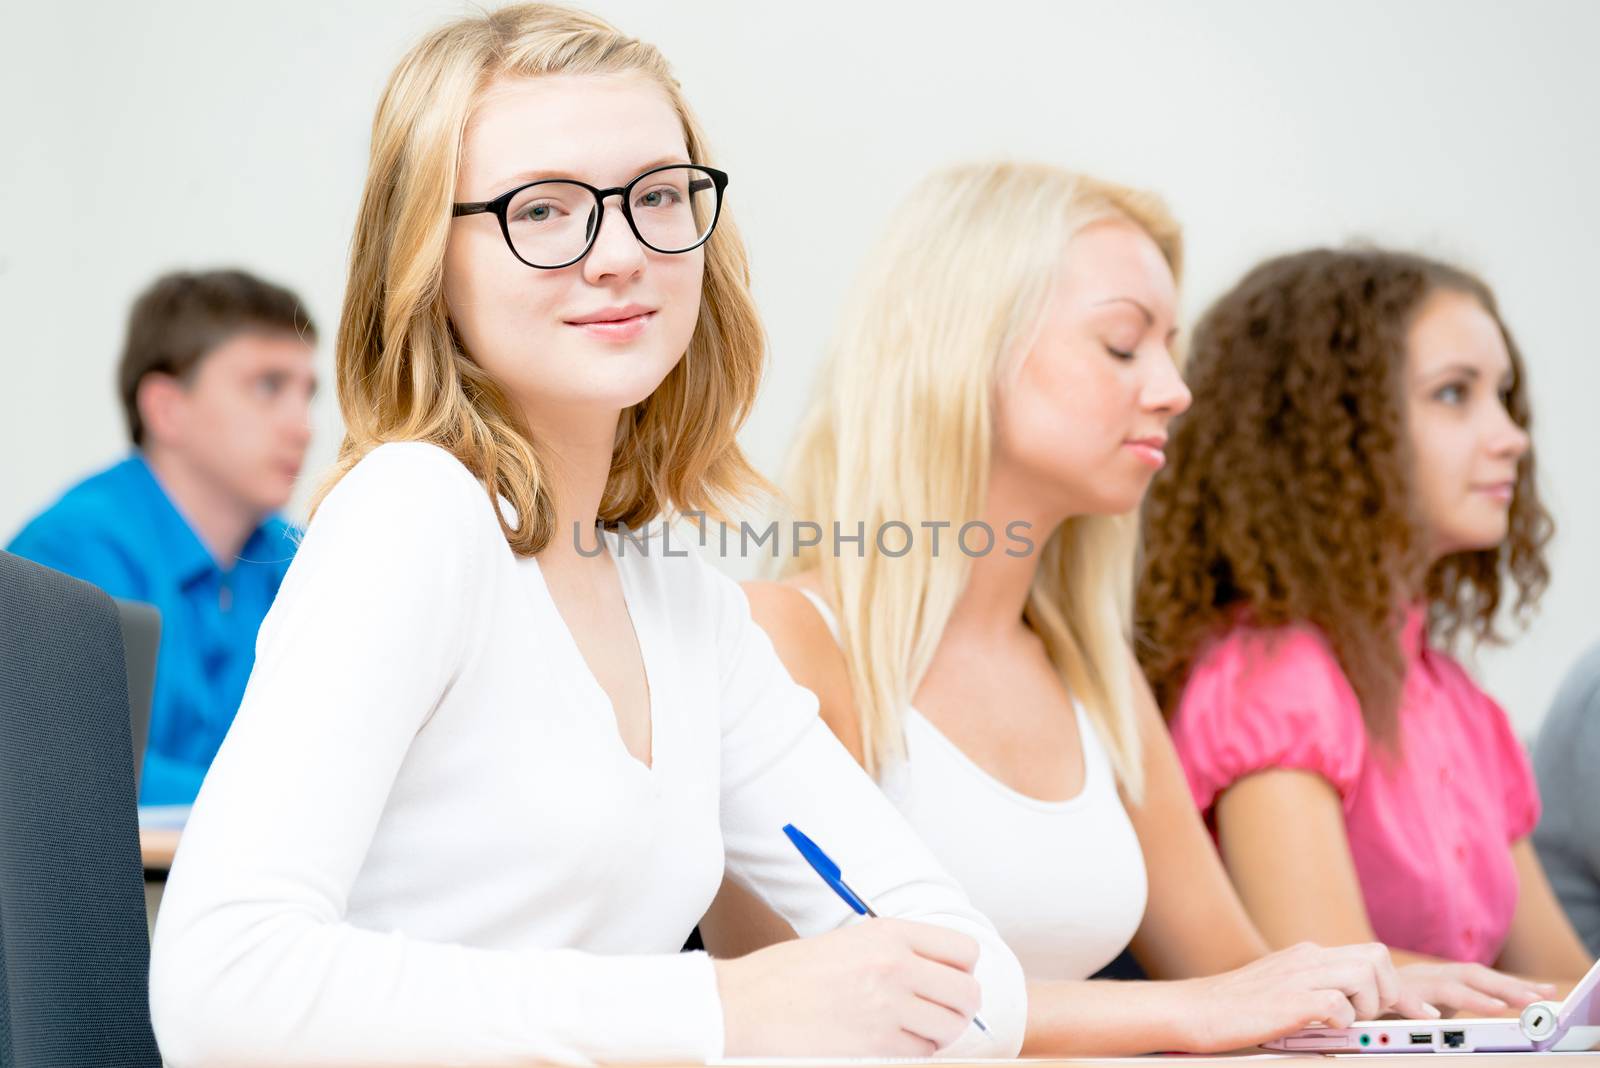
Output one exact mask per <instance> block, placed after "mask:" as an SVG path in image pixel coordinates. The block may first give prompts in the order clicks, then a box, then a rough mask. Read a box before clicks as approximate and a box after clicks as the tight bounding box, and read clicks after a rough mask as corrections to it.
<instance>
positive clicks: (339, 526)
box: [306, 441, 503, 543]
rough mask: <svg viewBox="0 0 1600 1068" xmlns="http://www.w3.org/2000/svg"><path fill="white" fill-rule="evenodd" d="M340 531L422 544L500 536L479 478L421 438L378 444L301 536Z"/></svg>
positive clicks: (346, 475)
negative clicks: (419, 439) (420, 439)
mask: <svg viewBox="0 0 1600 1068" xmlns="http://www.w3.org/2000/svg"><path fill="white" fill-rule="evenodd" d="M343 532H350V533H352V534H356V535H360V536H363V537H371V536H373V535H382V536H384V537H386V538H392V539H394V540H396V541H406V542H409V541H417V542H427V543H435V542H441V541H444V542H459V541H462V540H471V539H474V538H479V537H486V536H489V535H493V536H494V537H497V538H500V537H502V536H501V534H500V530H499V523H498V522H497V521H496V519H495V516H494V510H493V507H492V505H491V504H490V501H489V495H488V492H487V490H486V489H485V488H484V485H483V483H481V482H479V481H478V479H477V477H476V476H475V475H473V473H472V472H471V471H469V470H468V469H467V467H466V465H465V464H463V463H462V462H461V461H460V460H459V459H458V458H456V456H455V455H453V454H452V453H451V452H449V450H447V449H444V448H442V447H440V446H438V445H433V444H430V443H428V442H423V441H391V442H385V443H384V444H382V445H379V446H378V447H376V448H374V449H373V450H372V451H370V452H368V453H367V454H366V455H364V456H362V457H361V459H360V460H358V461H357V462H356V463H355V464H354V465H353V466H351V468H350V469H349V470H348V471H346V472H345V473H344V474H343V475H342V476H341V477H340V478H339V480H338V481H337V482H336V483H335V484H334V485H333V487H332V488H331V489H330V490H329V491H328V493H327V496H326V497H324V498H323V500H322V503H321V504H320V505H319V506H318V508H317V511H316V514H315V515H314V516H313V517H312V519H311V522H310V524H308V526H307V529H306V541H307V542H308V543H309V542H310V541H312V540H313V539H316V538H319V537H320V538H324V539H326V538H328V537H330V536H337V535H338V534H339V533H343ZM502 540H503V538H502Z"/></svg>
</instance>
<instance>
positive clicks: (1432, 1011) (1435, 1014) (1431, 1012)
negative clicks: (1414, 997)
mask: <svg viewBox="0 0 1600 1068" xmlns="http://www.w3.org/2000/svg"><path fill="white" fill-rule="evenodd" d="M1422 1007H1423V1008H1425V1009H1427V1010H1428V1018H1429V1019H1430V1020H1437V1019H1438V1018H1439V1010H1438V1009H1436V1008H1434V1007H1433V1006H1432V1005H1430V1004H1429V1003H1428V1002H1426V1001H1424V1002H1423V1003H1422Z"/></svg>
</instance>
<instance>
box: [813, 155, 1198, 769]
mask: <svg viewBox="0 0 1600 1068" xmlns="http://www.w3.org/2000/svg"><path fill="white" fill-rule="evenodd" d="M1107 218H1123V219H1127V220H1129V221H1131V222H1133V223H1134V224H1135V225H1137V226H1139V227H1140V228H1142V229H1143V230H1144V231H1145V232H1146V233H1148V234H1149V235H1150V236H1151V238H1152V239H1153V240H1154V241H1155V243H1156V244H1157V246H1159V248H1160V250H1161V252H1162V255H1163V256H1164V257H1165V258H1166V261H1167V263H1168V265H1169V266H1170V267H1171V268H1172V272H1173V274H1174V276H1176V275H1178V274H1179V273H1180V269H1181V265H1182V236H1181V231H1180V230H1179V227H1178V225H1177V223H1176V222H1175V221H1174V220H1173V218H1172V217H1171V215H1170V214H1168V212H1167V210H1166V208H1165V207H1164V206H1163V204H1162V203H1161V201H1160V200H1159V199H1158V198H1156V197H1154V196H1152V195H1150V194H1147V193H1141V192H1137V191H1135V190H1132V189H1127V188H1124V187H1122V186H1118V185H1114V184H1111V183H1109V182H1103V181H1098V180H1096V179H1094V178H1090V177H1086V176H1084V175H1080V174H1074V173H1071V172H1068V171H1065V170H1062V169H1059V168H1056V167H1051V166H1045V165H1040V164H1021V163H1008V162H1004V163H981V164H970V165H964V166H957V167H952V168H949V169H946V170H942V171H939V172H937V173H935V174H933V175H932V176H930V177H928V178H927V179H925V180H924V181H922V182H921V183H920V184H919V185H918V187H917V188H916V189H915V190H914V191H913V192H912V193H911V195H910V196H909V197H908V198H907V199H906V201H905V202H904V203H903V204H901V205H900V207H899V208H898V209H897V210H896V212H895V213H894V215H893V216H892V218H891V220H890V222H889V225H888V229H887V232H886V233H885V234H884V235H883V237H882V238H881V239H880V240H879V242H878V243H877V245H876V246H875V248H874V249H873V251H872V252H871V254H870V255H869V257H868V260H867V263H866V265H865V267H864V269H863V270H862V273H861V276H860V278H859V280H858V281H857V283H856V285H855V286H854V287H853V289H852V290H851V296H850V298H849V300H848V303H847V305H846V308H845V310H844V312H843V315H842V319H841V321H840V324H839V326H838V329H837V331H836V332H835V335H834V338H833V341H832V343H831V345H830V347H829V352H828V357H827V362H826V366H825V369H824V371H823V374H822V378H821V380H820V382H819V387H818V392H817V396H816V398H815V399H814V401H813V404H812V406H811V409H810V411H809V412H808V414H807V416H806V417H805V419H804V420H803V422H802V425H801V429H800V431H799V434H798V437H797V440H796V441H795V443H794V447H793V453H792V459H791V461H790V467H789V470H788V472H787V475H786V485H787V487H788V488H789V489H790V490H791V496H790V503H791V507H792V508H793V509H794V514H795V515H796V516H798V517H802V518H804V519H807V520H811V521H814V522H817V523H820V524H822V526H823V529H825V530H831V529H832V527H831V524H832V523H833V522H839V523H841V524H843V525H846V526H848V527H849V528H850V529H854V524H856V523H857V522H862V521H864V522H865V524H866V529H867V530H868V531H874V530H876V529H878V527H879V526H880V525H881V524H883V523H886V522H892V521H899V522H903V523H907V524H910V525H912V526H913V527H915V526H916V525H917V524H918V523H919V522H923V521H949V522H951V524H952V527H951V529H956V528H958V527H959V526H960V525H961V524H962V523H963V522H965V521H968V520H971V519H974V518H976V517H977V516H979V515H981V514H982V509H983V505H984V502H985V499H986V497H987V492H988V478H989V469H990V460H991V453H992V441H993V432H994V428H993V414H992V404H993V400H994V398H995V395H996V391H997V389H1000V388H1003V387H1004V384H1005V383H1006V382H1007V381H1008V379H1009V378H1010V377H1011V376H1012V375H1014V373H1015V371H1016V369H1017V368H1018V367H1019V366H1020V363H1021V360H1022V358H1023V357H1024V356H1025V355H1026V353H1027V352H1028V350H1029V348H1030V347H1031V345H1032V342H1033V339H1034V337H1035V336H1036V333H1037V330H1038V328H1039V324H1040V322H1041V320H1042V318H1043V314H1044V310H1045V301H1046V298H1047V295H1048V294H1049V292H1050V291H1051V287H1052V286H1053V284H1054V283H1055V280H1056V278H1057V277H1058V275H1059V272H1060V270H1061V266H1062V262H1063V258H1064V252H1065V249H1066V246H1067V242H1068V241H1069V240H1070V239H1071V237H1072V236H1073V235H1074V234H1075V233H1077V232H1078V231H1079V230H1081V229H1083V228H1084V227H1086V226H1088V225H1089V224H1091V223H1093V222H1096V221H1098V220H1102V219H1107ZM828 544H829V542H828V540H827V539H826V538H825V539H824V542H823V545H824V546H827V545H828ZM1136 544H1137V519H1136V517H1135V516H1132V515H1128V516H1076V517H1073V518H1070V519H1068V520H1067V521H1065V522H1064V523H1063V524H1062V525H1061V526H1060V527H1059V528H1057V529H1056V530H1054V531H1052V532H1051V533H1050V535H1049V537H1048V539H1047V540H1046V541H1045V544H1044V545H1043V547H1042V548H1041V549H1039V550H1038V551H1039V552H1040V554H1041V555H1040V560H1039V566H1038V569H1037V574H1036V576H1035V578H1034V582H1033V587H1032V589H1031V590H1030V591H1029V594H1028V600H1027V605H1026V607H1025V609H1024V620H1025V621H1026V622H1027V624H1028V625H1029V626H1030V627H1032V628H1033V630H1034V631H1035V632H1036V633H1038V635H1039V636H1040V638H1041V639H1042V640H1043V642H1044V645H1045V648H1046V650H1047V652H1048V655H1049V657H1050V659H1051V661H1052V663H1054V665H1055V666H1056V669H1057V670H1058V671H1059V672H1060V675H1061V678H1062V680H1063V682H1064V683H1065V684H1066V686H1067V688H1068V690H1069V691H1070V692H1071V693H1072V694H1073V695H1074V696H1075V697H1076V698H1077V699H1078V700H1079V701H1081V702H1082V703H1083V704H1084V706H1085V708H1086V710H1087V712H1088V714H1089V716H1090V718H1091V720H1092V721H1093V722H1094V724H1095V728H1096V730H1097V731H1098V733H1099V735H1100V737H1101V739H1102V741H1103V742H1104V743H1105V745H1106V748H1107V750H1108V751H1109V753H1110V755H1111V760H1112V764H1113V765H1114V767H1115V769H1116V773H1117V778H1118V781H1119V783H1120V784H1121V786H1122V789H1123V790H1124V791H1125V792H1126V793H1127V794H1128V796H1130V797H1132V798H1134V799H1137V798H1139V797H1141V796H1142V794H1143V786H1144V782H1143V765H1142V763H1141V759H1140V747H1139V732H1138V726H1137V724H1136V722H1135V720H1134V717H1133V710H1132V698H1131V691H1130V686H1131V671H1132V668H1131V657H1130V655H1129V651H1128V650H1129V646H1128V642H1129V628H1130V622H1129V620H1130V614H1131V613H1130V604H1129V602H1130V599H1131V595H1132V592H1131V591H1132V585H1133V566H1134V554H1135V549H1136ZM874 549H875V539H874V538H873V537H872V536H871V535H870V534H869V535H868V538H867V539H866V541H865V542H864V551H863V552H862V553H860V554H856V553H835V552H825V551H823V547H817V548H810V549H806V550H804V551H803V552H802V553H801V554H800V555H799V556H797V557H794V558H792V559H790V560H788V561H786V562H785V564H784V565H783V566H782V571H783V573H784V574H794V573H796V572H799V571H804V570H810V569H812V568H816V569H818V572H819V578H820V581H821V585H822V589H823V592H824V595H825V596H826V597H827V598H828V599H829V600H830V601H831V602H832V603H833V604H834V605H836V606H837V607H838V609H839V622H840V630H841V635H840V637H841V640H842V644H843V646H844V654H845V659H846V662H847V664H848V667H849V673H850V681H851V688H852V695H853V697H854V700H855V706H856V709H857V711H858V714H859V717H860V721H861V734H862V742H863V750H864V753H865V756H866V765H867V770H868V771H870V772H872V773H873V774H874V775H878V774H880V773H881V771H882V769H883V767H884V765H885V764H886V763H887V762H889V761H891V760H894V759H898V758H903V756H904V753H905V748H904V747H905V740H904V726H903V715H904V710H905V708H906V707H907V706H908V705H909V704H910V703H911V699H912V696H913V695H914V694H915V692H916V688H917V685H918V683H919V682H920V681H921V679H922V677H923V675H924V674H925V673H926V672H927V669H928V666H929V663H930V662H931V661H932V658H933V654H934V651H935V649H936V648H937V647H938V644H939V640H940V637H941V636H942V634H943V632H944V628H945V626H946V624H947V623H948V622H949V619H950V614H951V612H952V611H953V609H954V607H955V604H956V602H957V600H958V599H959V598H960V596H961V593H962V591H963V589H964V588H965V586H966V582H967V578H968V574H969V572H970V565H969V563H968V558H967V556H966V555H965V553H963V552H944V553H941V554H939V555H935V554H933V553H932V552H929V551H926V549H924V551H915V550H913V551H911V552H909V553H906V554H905V555H903V556H899V557H886V556H884V555H883V554H881V553H879V552H876V551H874Z"/></svg>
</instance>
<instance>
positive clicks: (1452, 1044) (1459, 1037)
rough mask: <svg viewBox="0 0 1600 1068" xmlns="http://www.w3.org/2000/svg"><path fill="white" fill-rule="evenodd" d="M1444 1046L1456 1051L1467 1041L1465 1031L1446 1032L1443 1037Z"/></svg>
mask: <svg viewBox="0 0 1600 1068" xmlns="http://www.w3.org/2000/svg"><path fill="white" fill-rule="evenodd" d="M1443 1038H1444V1044H1445V1045H1446V1046H1447V1047H1449V1048H1450V1049H1458V1048H1460V1047H1461V1045H1462V1044H1463V1043H1465V1042H1466V1041H1467V1033H1466V1032H1465V1031H1446V1032H1445V1033H1444V1035H1443Z"/></svg>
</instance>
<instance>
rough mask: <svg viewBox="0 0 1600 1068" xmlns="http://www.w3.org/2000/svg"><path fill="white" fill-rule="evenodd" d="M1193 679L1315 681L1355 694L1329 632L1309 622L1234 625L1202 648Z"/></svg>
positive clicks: (1254, 684) (1266, 687)
mask: <svg viewBox="0 0 1600 1068" xmlns="http://www.w3.org/2000/svg"><path fill="white" fill-rule="evenodd" d="M1190 682H1191V684H1193V683H1195V682H1201V683H1213V684H1214V683H1224V684H1226V685H1228V686H1229V687H1230V688H1241V687H1242V688H1247V689H1250V690H1253V691H1272V690H1279V689H1283V688H1289V689H1292V690H1293V689H1304V688H1305V687H1306V686H1307V685H1308V684H1309V685H1315V686H1317V687H1318V688H1319V689H1327V688H1330V687H1331V688H1333V689H1336V690H1339V691H1340V692H1341V695H1342V694H1343V691H1350V696H1351V697H1352V698H1353V697H1354V691H1353V690H1351V689H1350V686H1349V683H1348V681H1347V680H1346V679H1345V675H1344V671H1343V669H1341V668H1340V666H1339V659H1338V657H1337V656H1336V655H1335V654H1334V652H1333V647H1332V646H1331V645H1329V644H1328V639H1327V637H1326V636H1325V635H1324V634H1323V633H1322V631H1321V630H1319V629H1318V628H1317V627H1316V626H1315V625H1314V624H1311V623H1307V622H1295V623H1288V624H1283V625H1280V626H1270V627H1263V626H1257V625H1254V624H1250V623H1238V624H1236V625H1234V626H1232V627H1229V628H1228V629H1227V630H1225V631H1223V632H1221V633H1220V634H1218V635H1216V636H1215V637H1214V638H1212V639H1211V640H1210V641H1208V642H1207V643H1206V644H1205V646H1204V647H1203V648H1202V649H1201V650H1200V654H1199V656H1197V657H1196V658H1195V665H1194V669H1193V670H1192V672H1191V673H1190Z"/></svg>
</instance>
